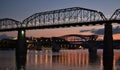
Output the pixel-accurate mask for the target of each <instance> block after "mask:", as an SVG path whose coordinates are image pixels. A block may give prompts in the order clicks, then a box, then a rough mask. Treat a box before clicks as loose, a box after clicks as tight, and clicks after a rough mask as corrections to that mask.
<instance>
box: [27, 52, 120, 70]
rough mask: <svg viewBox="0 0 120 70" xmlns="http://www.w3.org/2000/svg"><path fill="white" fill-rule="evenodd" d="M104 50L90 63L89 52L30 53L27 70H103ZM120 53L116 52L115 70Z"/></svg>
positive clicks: (115, 69)
mask: <svg viewBox="0 0 120 70" xmlns="http://www.w3.org/2000/svg"><path fill="white" fill-rule="evenodd" d="M102 52H103V51H102V50H98V57H97V60H94V59H93V61H92V62H90V60H92V59H89V53H88V50H61V51H60V52H59V53H52V52H51V51H50V50H46V51H28V55H27V65H26V69H27V70H103V60H102V58H103V56H102ZM119 58H120V51H117V50H116V51H115V56H114V70H118V69H120V68H118V67H119V66H120V64H119V63H120V62H119V63H117V61H118V60H119V61H120V59H119Z"/></svg>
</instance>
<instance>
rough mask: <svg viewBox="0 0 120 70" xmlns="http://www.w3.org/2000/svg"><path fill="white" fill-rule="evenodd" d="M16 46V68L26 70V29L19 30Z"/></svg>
mask: <svg viewBox="0 0 120 70" xmlns="http://www.w3.org/2000/svg"><path fill="white" fill-rule="evenodd" d="M17 41H18V42H17V46H16V69H17V70H25V64H26V54H27V47H26V38H25V30H18V40H17Z"/></svg>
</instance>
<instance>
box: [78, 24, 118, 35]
mask: <svg viewBox="0 0 120 70" xmlns="http://www.w3.org/2000/svg"><path fill="white" fill-rule="evenodd" d="M80 32H91V33H93V34H98V35H104V28H101V29H91V30H80ZM119 33H120V26H116V27H113V34H119Z"/></svg>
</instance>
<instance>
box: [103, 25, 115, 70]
mask: <svg viewBox="0 0 120 70" xmlns="http://www.w3.org/2000/svg"><path fill="white" fill-rule="evenodd" d="M112 45H113V37H112V25H111V23H107V24H105V31H104V49H103V65H104V70H113V56H114V54H113V46H112Z"/></svg>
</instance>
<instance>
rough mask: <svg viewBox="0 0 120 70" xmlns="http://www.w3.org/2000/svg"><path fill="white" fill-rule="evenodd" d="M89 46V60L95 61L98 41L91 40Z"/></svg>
mask: <svg viewBox="0 0 120 70" xmlns="http://www.w3.org/2000/svg"><path fill="white" fill-rule="evenodd" d="M88 45H89V48H88V51H89V61H90V62H95V61H96V60H97V43H95V41H93V40H92V41H89V42H88Z"/></svg>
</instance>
